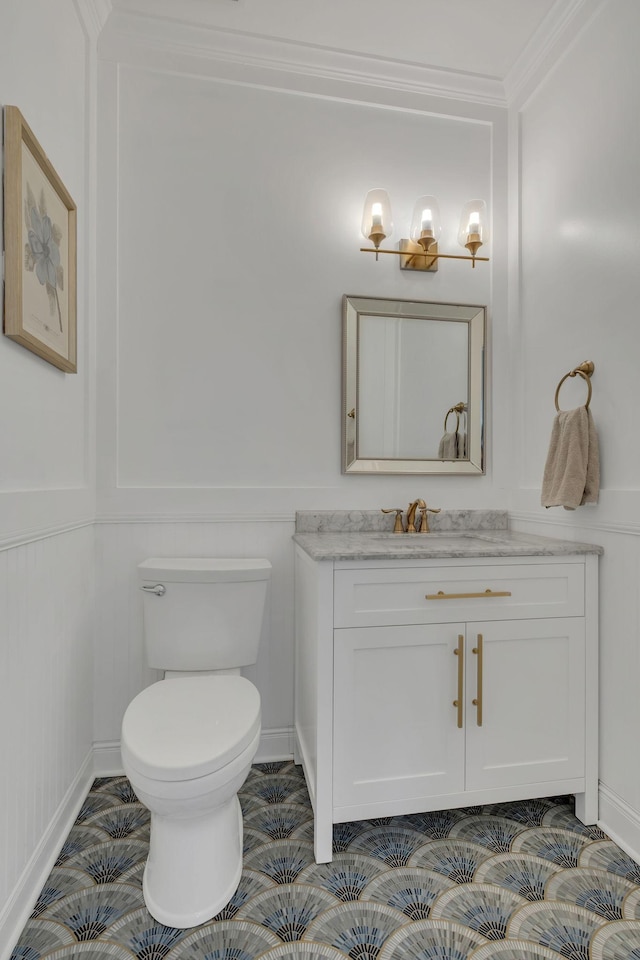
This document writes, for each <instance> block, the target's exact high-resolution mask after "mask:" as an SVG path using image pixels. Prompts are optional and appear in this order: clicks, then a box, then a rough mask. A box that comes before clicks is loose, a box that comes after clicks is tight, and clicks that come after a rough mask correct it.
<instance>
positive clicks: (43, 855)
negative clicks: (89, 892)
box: [0, 752, 93, 960]
mask: <svg viewBox="0 0 640 960" xmlns="http://www.w3.org/2000/svg"><path fill="white" fill-rule="evenodd" d="M92 782H93V752H89V753H88V754H87V756H86V758H85V760H84V762H83V764H82V766H81V767H80V769H79V771H78V773H77V774H76V777H75V779H74V781H73V783H72V784H71V786H70V787H69V789H68V790H67V792H66V794H65V795H64V798H63V800H62V802H61V803H60V805H59V807H58V809H57V810H56V812H55V813H54V815H53V817H52V818H51V820H50V822H49V826H48V827H47V829H46V830H45V832H44V834H43V836H42V839H41V840H40V843H39V844H38V846H37V847H36V849H35V850H34V852H33V855H32V857H31V859H30V860H29V862H28V863H27V865H26V867H25V868H24V870H23V871H22V875H21V877H20V879H19V880H18V883H17V884H16V889H15V891H14V893H13V896H12V897H11V899H10V900H9V901H8V903H7V904H6V905H5V906H4V907H3V908H2V910H0V931H1V933H0V960H8V958H9V956H10V955H11V952H12V950H13V947H14V946H15V944H16V942H17V940H18V938H19V937H20V934H21V933H22V930H23V928H24V926H25V924H26V922H27V920H28V919H29V917H30V916H31V911H32V910H33V905H34V903H35V902H36V900H37V898H38V894H39V893H40V891H41V890H42V888H43V886H44V882H45V880H46V879H47V877H48V876H49V874H50V873H51V870H52V868H53V865H54V863H55V861H56V859H57V857H58V853H59V852H60V847H61V845H62V843H63V842H64V840H65V838H66V836H67V834H68V833H69V831H70V830H71V827H72V825H73V823H74V821H75V819H76V817H77V816H78V812H79V810H80V807H81V806H82V804H83V802H84V799H85V797H86V795H87V793H88V792H89V788H90V787H91V784H92Z"/></svg>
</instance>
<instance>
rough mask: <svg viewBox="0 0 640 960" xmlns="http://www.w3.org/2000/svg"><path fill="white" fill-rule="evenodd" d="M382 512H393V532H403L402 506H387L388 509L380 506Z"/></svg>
mask: <svg viewBox="0 0 640 960" xmlns="http://www.w3.org/2000/svg"><path fill="white" fill-rule="evenodd" d="M382 513H395V515H396V522H395V523H394V525H393V532H394V533H404V527H403V526H402V508H401V507H389V509H388V510H385V509H384V507H383V508H382Z"/></svg>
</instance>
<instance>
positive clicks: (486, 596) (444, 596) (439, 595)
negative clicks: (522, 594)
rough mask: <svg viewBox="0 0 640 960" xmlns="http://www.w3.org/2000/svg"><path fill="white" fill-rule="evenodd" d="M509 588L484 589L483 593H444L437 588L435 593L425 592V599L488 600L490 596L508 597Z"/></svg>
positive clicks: (509, 593) (509, 594)
mask: <svg viewBox="0 0 640 960" xmlns="http://www.w3.org/2000/svg"><path fill="white" fill-rule="evenodd" d="M510 596H511V590H485V591H484V592H483V593H445V592H444V590H438V592H437V593H426V594H425V600H466V599H474V600H480V599H484V600H488V599H489V598H490V597H510Z"/></svg>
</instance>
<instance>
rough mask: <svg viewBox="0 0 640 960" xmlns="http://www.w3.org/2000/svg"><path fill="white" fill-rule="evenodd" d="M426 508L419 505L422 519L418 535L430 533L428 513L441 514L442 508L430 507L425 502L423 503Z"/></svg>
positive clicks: (420, 519) (419, 523)
mask: <svg viewBox="0 0 640 960" xmlns="http://www.w3.org/2000/svg"><path fill="white" fill-rule="evenodd" d="M422 503H423V504H424V506H420V504H418V509H419V510H420V517H419V519H418V527H417V530H418V533H429V518H428V517H427V514H428V513H440V507H428V506H427V505H426V503H424V500H423V501H422Z"/></svg>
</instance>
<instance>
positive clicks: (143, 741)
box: [121, 675, 260, 928]
mask: <svg viewBox="0 0 640 960" xmlns="http://www.w3.org/2000/svg"><path fill="white" fill-rule="evenodd" d="M259 740H260V695H259V693H258V691H257V689H256V688H255V687H254V685H253V684H252V683H250V682H249V681H248V680H246V679H245V678H244V677H242V676H239V675H237V676H234V675H205V676H189V677H179V678H171V679H165V680H161V681H158V682H157V683H154V684H152V686H150V687H147V688H146V689H145V690H143V691H142V692H141V693H139V694H138V696H137V697H135V699H134V700H132V702H131V703H130V704H129V706H128V707H127V710H126V712H125V715H124V719H123V721H122V741H121V750H122V761H123V765H124V770H125V773H126V774H127V776H128V778H129V781H130V782H131V785H132V787H133V789H134V791H135V793H136V795H137V796H138V798H139V799H140V801H141V802H142V803H144V804H145V805H146V806H147V807H148V808H149V810H150V811H151V838H150V846H149V856H148V859H147V864H146V867H145V872H144V878H143V893H144V899H145V903H146V905H147V908H148V910H149V912H150V913H151V915H152V916H153V917H154V918H155V919H156V920H158V921H159V922H160V923H163V924H165V925H166V926H170V927H180V928H184V927H193V926H197V925H198V924H201V923H204V922H206V921H207V920H210V919H211V918H212V917H214V916H215V915H216V914H217V913H219V912H220V910H221V909H222V908H223V907H224V906H225V905H226V904H227V903H228V902H229V900H230V899H231V897H232V896H233V894H234V892H235V890H236V888H237V886H238V882H239V880H240V874H241V872H242V812H241V810H240V804H239V801H238V797H237V793H238V790H239V789H240V787H241V786H242V784H243V783H244V781H245V779H246V777H247V775H248V773H249V770H250V768H251V763H252V761H253V758H254V756H255V753H256V750H257V748H258V743H259Z"/></svg>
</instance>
